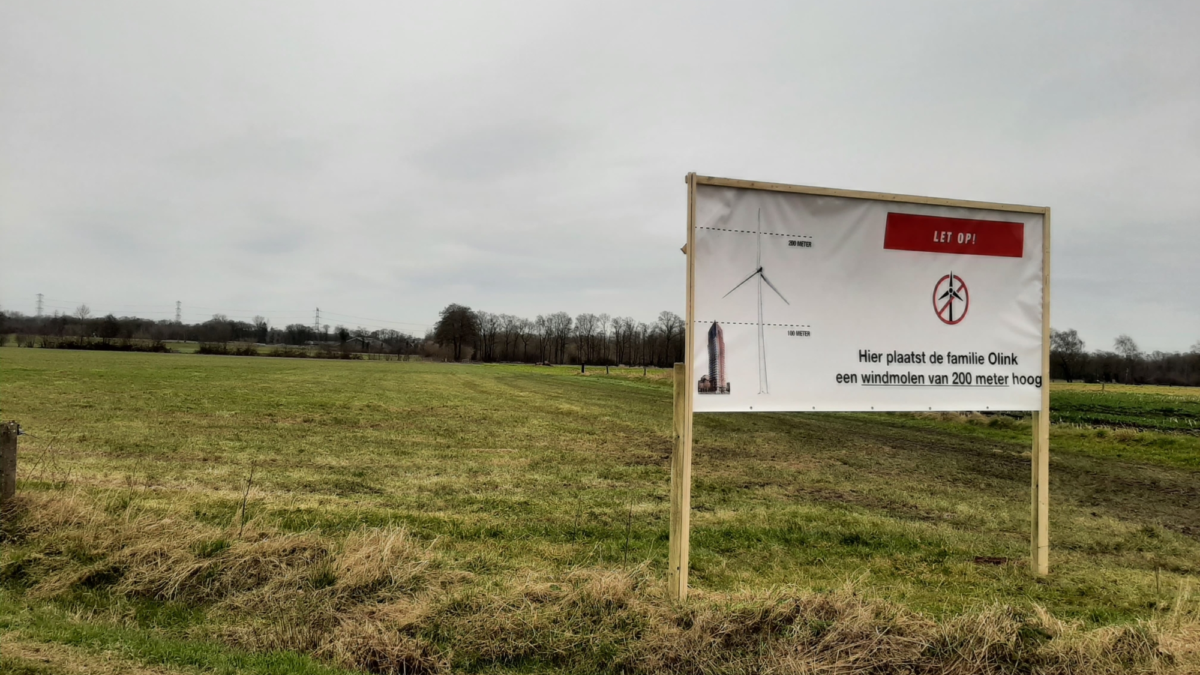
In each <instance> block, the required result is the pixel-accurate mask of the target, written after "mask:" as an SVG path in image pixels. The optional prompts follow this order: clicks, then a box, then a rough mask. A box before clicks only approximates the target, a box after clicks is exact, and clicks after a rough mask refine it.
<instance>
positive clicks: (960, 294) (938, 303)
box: [933, 272, 971, 326]
mask: <svg viewBox="0 0 1200 675" xmlns="http://www.w3.org/2000/svg"><path fill="white" fill-rule="evenodd" d="M970 306H971V293H970V291H969V290H967V284H966V282H965V281H963V280H962V277H960V276H958V275H956V274H955V273H954V272H951V273H949V274H947V275H945V276H943V277H942V278H941V279H938V282H937V283H936V284H934V286H933V311H934V312H936V313H937V317H938V319H940V320H941V321H942V323H945V324H949V325H951V326H953V325H955V324H957V323H959V322H960V321H962V320H963V319H965V318H967V309H968V308H969V307H970Z"/></svg>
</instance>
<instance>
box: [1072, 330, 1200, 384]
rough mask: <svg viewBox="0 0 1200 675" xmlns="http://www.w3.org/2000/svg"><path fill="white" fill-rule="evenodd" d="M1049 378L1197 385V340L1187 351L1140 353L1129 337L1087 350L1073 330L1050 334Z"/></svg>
mask: <svg viewBox="0 0 1200 675" xmlns="http://www.w3.org/2000/svg"><path fill="white" fill-rule="evenodd" d="M1050 377H1051V379H1056V380H1066V381H1067V382H1074V381H1076V380H1079V381H1082V382H1114V383H1121V384H1161V385H1167V386H1184V387H1198V386H1200V340H1198V341H1196V344H1195V345H1193V346H1192V348H1191V351H1188V352H1183V353H1180V352H1159V351H1155V352H1150V353H1146V352H1143V351H1142V350H1141V349H1140V348H1139V347H1138V345H1137V342H1135V341H1134V339H1133V338H1131V337H1129V336H1128V335H1121V336H1119V337H1118V338H1117V339H1116V340H1114V341H1113V348H1112V349H1111V350H1095V351H1090V352H1089V351H1088V350H1087V349H1086V345H1085V344H1084V341H1083V339H1082V338H1080V337H1079V333H1078V332H1077V331H1076V330H1074V329H1069V330H1061V331H1060V330H1052V331H1051V332H1050Z"/></svg>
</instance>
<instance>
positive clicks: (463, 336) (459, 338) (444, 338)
mask: <svg viewBox="0 0 1200 675" xmlns="http://www.w3.org/2000/svg"><path fill="white" fill-rule="evenodd" d="M478 334H479V322H478V321H477V320H476V317H475V312H472V311H471V308H470V307H466V306H464V305H459V304H455V303H451V304H449V305H446V308H445V309H443V310H442V311H441V318H439V319H438V322H437V326H435V327H434V329H433V335H434V340H436V341H437V343H438V344H440V345H442V346H446V345H450V347H451V348H452V349H453V351H454V360H455V361H461V360H462V348H463V345H464V344H467V343H469V342H470V341H472V340H474V339H475V337H476V336H477V335H478Z"/></svg>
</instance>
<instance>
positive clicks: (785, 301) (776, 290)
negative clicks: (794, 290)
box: [758, 270, 792, 307]
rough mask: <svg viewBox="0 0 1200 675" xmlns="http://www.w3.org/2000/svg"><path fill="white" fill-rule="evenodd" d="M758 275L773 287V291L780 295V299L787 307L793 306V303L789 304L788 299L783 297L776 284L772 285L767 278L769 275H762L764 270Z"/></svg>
mask: <svg viewBox="0 0 1200 675" xmlns="http://www.w3.org/2000/svg"><path fill="white" fill-rule="evenodd" d="M758 274H759V275H761V276H762V280H763V281H765V282H767V285H768V286H770V287H771V290H773V291H775V295H778V296H779V299H780V300H782V301H783V303H784V304H785V305H787V306H788V307H791V306H792V303H790V302H788V299H787V298H785V297H783V293H780V292H779V289H778V288H775V284H773V283H771V280H770V279H768V278H767V275H765V274H763V273H762V270H759V271H758Z"/></svg>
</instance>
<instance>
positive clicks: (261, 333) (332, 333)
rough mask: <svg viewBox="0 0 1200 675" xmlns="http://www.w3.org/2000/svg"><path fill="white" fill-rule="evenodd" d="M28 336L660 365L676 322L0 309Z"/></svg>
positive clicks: (477, 314)
mask: <svg viewBox="0 0 1200 675" xmlns="http://www.w3.org/2000/svg"><path fill="white" fill-rule="evenodd" d="M12 334H15V335H16V336H17V340H18V342H22V343H26V342H29V341H30V340H31V339H32V337H34V336H41V337H43V338H54V339H57V340H65V339H76V340H101V341H114V342H121V341H130V340H147V341H150V342H163V341H171V340H181V341H190V342H200V343H210V344H226V343H253V344H259V345H320V346H324V347H335V348H337V349H339V350H341V351H350V352H365V353H387V354H397V355H421V356H426V357H432V358H445V359H447V360H454V361H462V360H471V361H485V362H500V361H504V362H522V363H553V364H576V363H587V364H595V365H609V364H611V365H616V364H625V365H638V366H641V365H646V366H659V367H667V366H670V365H671V364H673V363H675V362H677V361H682V360H683V354H684V351H683V349H684V346H683V338H684V321H683V319H682V318H680V317H679V316H678V315H677V314H675V313H673V312H661V313H660V314H659V315H658V318H657V319H656V320H655V321H653V322H652V323H646V322H642V321H637V320H636V319H633V318H631V317H615V318H614V317H610V316H609V315H608V314H590V313H584V314H579V315H576V316H574V317H572V316H571V315H570V314H568V313H566V312H554V313H552V314H546V315H538V316H537V317H536V318H534V319H526V318H522V317H518V316H514V315H512V314H495V313H492V312H486V311H476V310H473V309H471V308H470V307H465V306H463V305H459V304H451V305H448V306H447V307H446V308H445V309H443V310H442V311H441V313H440V314H439V320H438V323H437V325H436V327H435V328H434V329H433V330H431V331H429V332H428V333H426V334H425V335H424V336H416V335H412V334H409V333H404V332H401V331H396V330H391V329H386V328H385V329H378V330H369V329H366V328H361V327H360V328H348V327H346V326H334V327H330V326H328V325H324V326H320V327H314V326H311V325H306V324H299V323H293V324H288V325H286V326H283V327H277V326H273V325H271V323H270V321H269V320H268V319H267V318H266V317H263V316H256V317H254V318H253V319H252V320H251V321H238V320H234V319H230V318H229V317H228V316H225V315H223V314H214V315H213V316H212V318H210V319H208V320H206V321H202V322H198V323H190V324H189V323H176V322H174V321H168V320H157V321H156V320H153V319H143V318H140V317H136V316H122V317H118V316H115V315H112V314H108V315H106V316H93V315H92V313H91V310H90V309H89V308H88V307H87V305H80V306H79V307H78V308H77V309H76V310H75V312H73V313H71V314H61V313H57V312H56V313H55V314H53V315H50V316H27V315H24V314H22V313H20V312H13V311H3V312H0V336H6V335H12Z"/></svg>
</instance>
